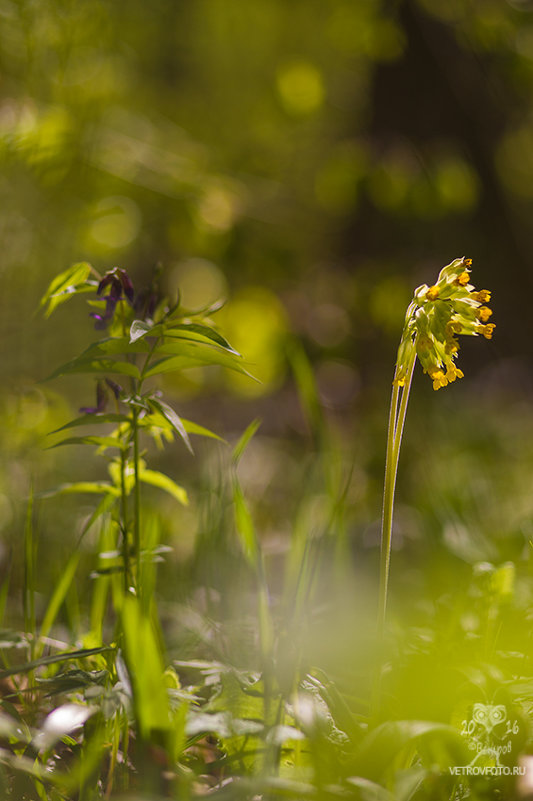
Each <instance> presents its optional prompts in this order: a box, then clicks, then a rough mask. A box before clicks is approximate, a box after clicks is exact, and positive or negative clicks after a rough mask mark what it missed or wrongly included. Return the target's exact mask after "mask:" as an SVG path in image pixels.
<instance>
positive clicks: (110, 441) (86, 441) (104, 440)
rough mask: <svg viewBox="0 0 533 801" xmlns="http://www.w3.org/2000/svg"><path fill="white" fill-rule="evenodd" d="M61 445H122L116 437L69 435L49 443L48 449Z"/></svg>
mask: <svg viewBox="0 0 533 801" xmlns="http://www.w3.org/2000/svg"><path fill="white" fill-rule="evenodd" d="M61 445H97V446H98V447H99V448H121V447H122V445H121V443H120V442H119V441H118V439H115V437H91V436H88V437H68V439H62V440H61V442H55V443H54V444H53V445H49V446H48V448H47V450H52V448H59V447H60V446H61Z"/></svg>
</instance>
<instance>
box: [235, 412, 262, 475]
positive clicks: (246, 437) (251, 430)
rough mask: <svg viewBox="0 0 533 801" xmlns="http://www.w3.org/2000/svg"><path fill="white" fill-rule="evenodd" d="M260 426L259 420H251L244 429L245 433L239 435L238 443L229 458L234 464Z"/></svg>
mask: <svg viewBox="0 0 533 801" xmlns="http://www.w3.org/2000/svg"><path fill="white" fill-rule="evenodd" d="M260 425H261V420H259V419H258V418H257V419H256V420H252V422H251V423H250V425H249V426H248V427H247V428H246V431H245V432H244V433H243V434H242V435H241V437H240V439H239V441H238V442H237V444H236V445H235V447H234V449H233V453H232V454H231V458H232V460H233V462H234V464H237V462H238V461H239V459H240V458H241V456H242V455H243V453H244V451H245V450H246V447H247V446H248V443H249V442H250V440H251V439H252V437H253V436H254V434H255V432H256V431H257V429H258V428H259V426H260Z"/></svg>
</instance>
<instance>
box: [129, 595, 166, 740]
mask: <svg viewBox="0 0 533 801" xmlns="http://www.w3.org/2000/svg"><path fill="white" fill-rule="evenodd" d="M122 630H123V632H124V656H125V661H126V667H127V670H128V674H129V678H130V680H131V684H132V688H133V706H134V709H135V717H136V720H137V723H138V725H139V729H140V733H141V736H142V737H143V738H149V737H150V734H151V732H153V731H158V732H163V731H169V729H170V727H171V716H170V708H169V699H168V695H167V691H166V688H165V683H164V667H163V660H162V657H161V653H160V650H159V644H158V638H157V636H156V634H155V632H154V628H153V624H152V621H151V618H150V617H148V616H144V615H143V614H142V613H141V608H140V603H139V599H138V598H134V597H133V596H131V595H127V596H126V597H125V598H124V603H123V606H122Z"/></svg>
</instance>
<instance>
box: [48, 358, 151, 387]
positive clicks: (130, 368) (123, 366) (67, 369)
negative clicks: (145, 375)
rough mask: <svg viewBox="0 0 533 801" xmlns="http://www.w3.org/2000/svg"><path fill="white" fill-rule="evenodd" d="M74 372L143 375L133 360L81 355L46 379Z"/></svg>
mask: <svg viewBox="0 0 533 801" xmlns="http://www.w3.org/2000/svg"><path fill="white" fill-rule="evenodd" d="M72 373H100V374H105V373H119V374H120V375H129V376H131V377H132V378H140V375H141V374H140V372H139V368H138V367H136V366H135V365H134V364H131V362H121V361H115V360H114V359H86V358H82V357H81V356H80V357H78V358H76V359H72V361H70V362H67V363H66V364H62V365H61V367H58V368H57V369H56V370H54V372H53V373H52V374H51V375H49V376H48V378H46V379H45V381H51V380H52V379H53V378H58V377H59V376H61V375H70V374H72Z"/></svg>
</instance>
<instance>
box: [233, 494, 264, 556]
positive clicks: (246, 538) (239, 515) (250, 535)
mask: <svg viewBox="0 0 533 801" xmlns="http://www.w3.org/2000/svg"><path fill="white" fill-rule="evenodd" d="M233 504H234V508H235V525H236V528H237V533H238V535H239V538H240V541H241V545H242V548H243V551H244V554H245V556H246V558H247V560H248V562H249V563H250V564H251V565H252V567H254V568H255V567H256V565H257V558H258V555H259V549H258V545H257V537H256V533H255V528H254V524H253V521H252V516H251V514H250V511H249V509H248V506H247V505H246V501H245V499H244V495H243V493H242V489H241V487H240V485H239V484H238V483H237V482H235V485H234V488H233Z"/></svg>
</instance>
